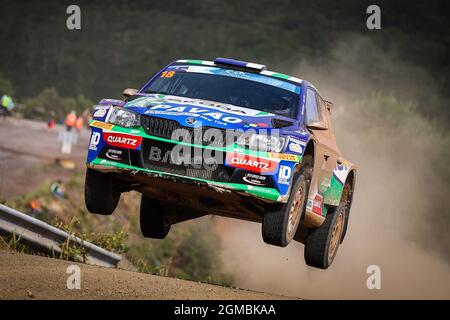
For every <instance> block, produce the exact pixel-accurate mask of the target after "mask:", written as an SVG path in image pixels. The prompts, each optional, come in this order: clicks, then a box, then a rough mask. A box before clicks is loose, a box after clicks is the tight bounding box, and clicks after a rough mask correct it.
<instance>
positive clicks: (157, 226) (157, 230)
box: [140, 195, 171, 239]
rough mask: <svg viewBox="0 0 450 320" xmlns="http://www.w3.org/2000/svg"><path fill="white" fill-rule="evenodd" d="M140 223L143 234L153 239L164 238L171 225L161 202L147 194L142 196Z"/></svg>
mask: <svg viewBox="0 0 450 320" xmlns="http://www.w3.org/2000/svg"><path fill="white" fill-rule="evenodd" d="M140 225H141V232H142V235H143V236H144V237H146V238H152V239H164V238H165V237H166V236H167V234H168V233H169V231H170V227H171V224H170V223H169V222H168V221H167V217H166V214H165V211H164V208H163V206H162V205H161V203H160V202H158V201H156V200H153V199H151V198H149V197H147V196H145V195H142V196H141V209H140Z"/></svg>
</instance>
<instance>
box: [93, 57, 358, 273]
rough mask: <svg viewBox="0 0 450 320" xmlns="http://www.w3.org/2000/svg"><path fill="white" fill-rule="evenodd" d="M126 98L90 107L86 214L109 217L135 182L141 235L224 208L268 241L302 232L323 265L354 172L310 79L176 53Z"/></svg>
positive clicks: (344, 216)
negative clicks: (256, 226)
mask: <svg viewBox="0 0 450 320" xmlns="http://www.w3.org/2000/svg"><path fill="white" fill-rule="evenodd" d="M123 96H124V97H125V99H124V100H123V101H122V100H113V99H104V100H101V101H100V102H99V103H98V104H97V105H96V106H95V107H94V111H93V112H94V113H93V119H92V121H91V123H90V126H91V129H92V132H91V138H90V142H89V150H88V157H87V172H86V184H85V199H86V206H87V208H88V210H89V211H90V212H92V213H96V214H104V215H109V214H111V213H112V212H113V211H114V210H115V208H116V206H117V204H118V202H119V198H120V194H121V193H122V192H126V191H131V190H136V191H138V192H140V193H141V194H142V198H141V209H140V223H141V230H142V234H143V235H144V236H145V237H150V238H159V239H162V238H165V237H166V235H167V233H168V232H169V229H170V227H171V225H172V224H175V223H178V222H182V221H186V220H189V219H194V218H197V217H200V216H203V215H207V214H215V215H221V216H225V217H232V218H238V219H244V220H249V221H254V222H260V223H262V237H263V239H264V241H265V242H266V243H269V244H272V245H276V246H281V247H284V246H287V245H288V244H289V243H290V242H291V241H292V240H293V239H295V240H297V241H300V242H302V243H304V244H305V260H306V263H307V264H308V265H310V266H314V267H318V268H324V269H326V268H328V266H329V265H330V264H331V263H332V261H333V259H334V257H335V255H336V252H337V248H338V246H339V244H340V243H341V242H342V240H343V239H344V236H345V233H346V229H347V225H348V220H349V213H350V207H351V202H352V195H353V190H354V187H355V177H356V176H355V167H354V165H353V164H352V163H350V162H348V161H347V160H345V159H343V158H342V155H341V153H340V151H339V149H338V147H337V145H336V139H335V136H334V134H333V131H332V126H331V109H332V104H331V103H330V102H327V101H325V100H323V99H322V97H321V96H320V95H319V93H318V91H317V90H316V89H315V88H314V86H313V85H311V84H310V83H308V82H307V81H305V80H301V79H298V78H295V77H292V76H288V75H285V74H281V73H277V72H272V71H268V70H266V67H265V66H264V65H260V64H256V63H249V62H244V61H238V60H233V59H225V58H217V59H215V60H214V61H203V60H178V61H175V62H173V63H171V64H170V65H168V66H167V67H165V68H164V69H162V70H161V71H160V72H158V73H157V74H156V75H155V76H154V77H152V78H151V79H150V80H149V81H148V82H147V83H146V84H145V85H144V86H143V87H142V88H141V89H139V90H136V89H126V90H124V92H123Z"/></svg>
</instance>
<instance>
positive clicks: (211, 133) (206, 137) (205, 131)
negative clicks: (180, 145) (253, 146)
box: [141, 116, 241, 147]
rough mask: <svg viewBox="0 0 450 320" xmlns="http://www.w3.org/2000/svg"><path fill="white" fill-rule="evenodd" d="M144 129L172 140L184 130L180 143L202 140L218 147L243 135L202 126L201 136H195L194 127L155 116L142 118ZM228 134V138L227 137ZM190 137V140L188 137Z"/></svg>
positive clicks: (153, 134) (180, 135)
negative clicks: (173, 136)
mask: <svg viewBox="0 0 450 320" xmlns="http://www.w3.org/2000/svg"><path fill="white" fill-rule="evenodd" d="M141 121H142V123H141V124H142V127H143V128H144V130H145V132H146V133H147V134H149V135H151V136H155V137H160V138H165V139H172V134H173V132H174V131H175V130H177V129H183V131H181V132H180V134H179V135H177V137H179V138H180V139H179V140H180V141H181V139H183V141H184V142H188V141H189V140H190V142H191V143H194V139H197V138H201V139H202V142H201V143H203V144H204V145H211V146H217V147H224V146H225V143H224V142H226V144H230V143H234V142H235V141H236V140H237V139H238V137H239V136H240V135H241V132H236V131H234V130H224V129H218V128H214V127H208V126H202V127H201V130H202V132H201V135H200V136H199V135H198V134H195V133H194V132H195V130H200V129H194V128H192V127H186V126H182V125H180V124H179V123H178V122H177V121H175V120H169V119H163V118H158V117H153V116H143V117H142V120H141ZM227 133H228V137H227ZM187 134H188V135H189V139H188V138H187V137H186V135H187ZM195 144H199V142H198V141H197V140H195Z"/></svg>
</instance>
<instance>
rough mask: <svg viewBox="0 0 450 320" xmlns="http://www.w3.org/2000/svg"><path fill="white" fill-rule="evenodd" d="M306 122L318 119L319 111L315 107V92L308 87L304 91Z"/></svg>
mask: <svg viewBox="0 0 450 320" xmlns="http://www.w3.org/2000/svg"><path fill="white" fill-rule="evenodd" d="M305 107H306V124H308V123H311V122H314V121H319V120H320V116H319V111H318V109H317V100H316V93H315V92H314V90H312V89H310V88H308V90H307V91H306V103H305Z"/></svg>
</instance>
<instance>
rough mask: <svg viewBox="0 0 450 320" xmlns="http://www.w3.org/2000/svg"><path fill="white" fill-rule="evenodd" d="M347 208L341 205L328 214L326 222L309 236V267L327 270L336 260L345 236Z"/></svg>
mask: <svg viewBox="0 0 450 320" xmlns="http://www.w3.org/2000/svg"><path fill="white" fill-rule="evenodd" d="M345 215H346V206H345V203H341V204H340V205H339V206H338V207H336V208H335V209H334V210H333V211H331V212H329V213H328V214H327V217H326V219H325V222H324V223H323V224H322V225H321V226H320V227H318V228H317V229H314V230H313V231H312V232H311V234H309V236H308V238H307V239H306V243H305V262H306V264H307V265H308V266H311V267H316V268H320V269H327V268H328V267H329V266H330V265H331V263H332V262H333V260H334V257H335V256H336V253H337V250H338V248H339V244H340V243H341V238H342V235H343V230H344V225H345V219H346V217H345Z"/></svg>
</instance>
